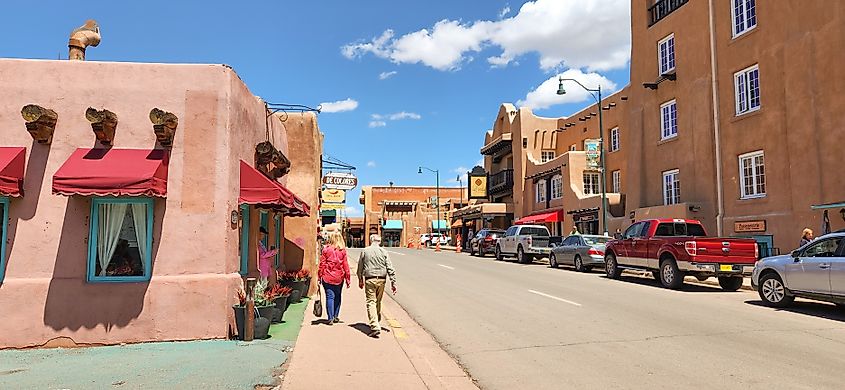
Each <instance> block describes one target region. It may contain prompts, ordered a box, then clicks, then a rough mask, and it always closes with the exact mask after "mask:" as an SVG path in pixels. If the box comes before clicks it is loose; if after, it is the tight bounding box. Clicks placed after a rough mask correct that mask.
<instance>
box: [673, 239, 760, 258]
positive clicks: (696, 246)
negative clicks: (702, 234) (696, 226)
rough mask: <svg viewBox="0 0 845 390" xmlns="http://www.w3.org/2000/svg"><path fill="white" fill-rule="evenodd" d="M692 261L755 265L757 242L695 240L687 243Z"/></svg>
mask: <svg viewBox="0 0 845 390" xmlns="http://www.w3.org/2000/svg"><path fill="white" fill-rule="evenodd" d="M685 249H686V251H687V253H688V254H690V255H691V260H692V261H695V262H699V263H725V264H754V263H755V262H756V261H757V242H756V241H754V240H753V239H750V238H718V237H715V238H695V239H692V240H688V241H686V243H685Z"/></svg>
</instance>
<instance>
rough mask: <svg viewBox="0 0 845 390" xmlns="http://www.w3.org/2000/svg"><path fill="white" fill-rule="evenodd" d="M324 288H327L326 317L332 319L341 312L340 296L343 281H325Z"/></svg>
mask: <svg viewBox="0 0 845 390" xmlns="http://www.w3.org/2000/svg"><path fill="white" fill-rule="evenodd" d="M323 288H324V289H326V318H328V319H329V321H331V320H333V319H335V318H337V316H338V315H339V314H340V297H341V293H342V292H343V283H340V284H329V283H326V282H323Z"/></svg>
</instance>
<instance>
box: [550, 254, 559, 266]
mask: <svg viewBox="0 0 845 390" xmlns="http://www.w3.org/2000/svg"><path fill="white" fill-rule="evenodd" d="M557 265H558V264H557V257H555V253H554V252H552V254H551V255H549V267H552V268H557Z"/></svg>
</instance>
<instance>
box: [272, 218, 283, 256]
mask: <svg viewBox="0 0 845 390" xmlns="http://www.w3.org/2000/svg"><path fill="white" fill-rule="evenodd" d="M273 219H275V220H276V269H278V268H279V265H280V264H281V262H282V217H281V216H279V215H278V214H276V216H275V217H274V218H273Z"/></svg>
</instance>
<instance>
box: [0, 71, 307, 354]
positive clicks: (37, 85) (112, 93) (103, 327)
mask: <svg viewBox="0 0 845 390" xmlns="http://www.w3.org/2000/svg"><path fill="white" fill-rule="evenodd" d="M0 85H3V94H2V95H0V165H2V166H0V227H1V228H2V230H0V233H2V237H3V241H2V245H0V311H2V312H3V313H4V321H3V322H2V325H0V348H8V347H11V348H20V347H31V346H42V345H67V344H83V345H85V344H88V345H90V344H116V343H131V342H145V341H161V340H189V339H213V338H226V337H229V336H230V334H231V329H232V328H233V326H234V320H233V312H232V308H231V307H232V305H233V304H234V303H236V298H235V293H236V290H237V289H238V288H239V286H240V285H241V283H242V277H244V276H246V275H251V276H255V275H256V274H257V271H256V256H257V243H258V240H259V234H258V229H259V226H264V227H265V228H266V229H267V230H268V231H269V237H268V238H267V240H268V241H269V242H267V245H268V247H269V246H276V247H278V248H282V250H281V251H280V254H279V255H278V256H277V258H276V261H275V264H274V268H278V269H299V268H303V269H312V268H313V267H314V266H315V259H316V244H315V232H316V229H317V220H316V217H311V216H310V214H312V213H313V212H312V211H311V207H316V206H317V202H318V199H317V193H318V188H319V180H320V177H319V173H320V169H319V168H320V156H321V154H322V134H321V133H320V131H319V127H318V126H317V120H316V116H315V115H314V114H311V113H305V114H290V115H286V116H280V115H269V116H268V111H267V110H266V106H265V103H264V102H263V101H262V100H261V99H260V98H258V97H256V96H254V95H253V94H252V93H250V91H249V90H248V89H247V87H246V85H245V84H244V83H243V82H242V81H241V79H240V78H239V77H238V75H237V74H236V73H235V72H234V71H233V70H232V69H231V68H230V67H227V66H225V65H201V64H150V63H112V62H83V61H42V60H15V59H0ZM28 105H37V106H38V107H35V108H33V107H30V108H29V109H28V110H30V116H29V117H28V118H26V119H25V118H22V114H21V111H22V109H23V108H24V107H25V106H28ZM39 107H40V108H39ZM89 107H91V108H93V110H90V109H89ZM154 108H158V109H160V110H161V111H160V112H159V113H158V117H157V118H158V122H159V123H157V124H155V123H151V116H155V115H151V110H153V109H154ZM86 111H87V114H86ZM174 117H175V121H174ZM162 118H163V119H162ZM282 120H284V123H282ZM28 121H29V122H28ZM176 122H178V124H176ZM154 124H155V125H154ZM174 125H175V127H174ZM154 128H155V130H154ZM28 130H30V131H28ZM92 130H93V131H92ZM174 131H175V132H174ZM50 133H51V135H50ZM50 138H52V139H50ZM261 143H264V144H263V145H264V146H265V149H267V148H268V146H267V145H268V144H267V143H269V145H272V147H269V149H270V150H271V151H277V152H280V153H281V160H283V161H284V162H285V164H287V163H288V162H289V169H290V172H289V173H287V174H286V175H284V173H285V172H284V170H286V169H287V167H286V166H284V165H285V164H282V167H281V168H285V169H278V168H280V167H279V166H278V165H275V167H276V168H277V170H276V171H272V170H269V169H268V168H270V167H273V166H274V165H273V164H272V163H271V164H269V165H268V164H266V161H260V160H261V158H262V157H261V156H259V153H257V149H256V147H257V145H259V144H261ZM106 144H110V145H106ZM167 144H170V146H166V145H167ZM289 151H293V154H291V153H290V152H289ZM3 156H8V157H3ZM274 156H275V157H277V158H276V159H275V160H274V162H275V163H277V162H278V161H279V160H280V158H279V153H276V154H274ZM285 156H286V158H285ZM242 162H245V163H246V164H244V165H245V168H243V167H242ZM257 162H261V164H257ZM242 168H243V169H246V172H247V173H252V174H254V173H256V172H262V171H263V172H267V173H269V174H270V175H269V177H267V183H271V182H275V178H276V177H278V176H280V175H281V178H280V179H279V181H278V182H275V183H274V184H272V185H268V186H269V187H268V189H267V190H268V191H273V188H276V190H275V191H277V193H278V194H280V195H279V197H280V198H279V199H278V200H273V199H270V200H262V201H261V202H263V203H262V204H255V203H256V202H251V201H250V199H252V198H249V196H247V197H246V198H244V193H243V191H242V189H241V185H242V183H241V176H242V174H243V173H244V171H242ZM261 175H264V173H262V174H261ZM265 176H266V175H265ZM270 187H272V188H270ZM280 188H285V189H286V190H287V192H284V191H283V190H281V189H280ZM14 189H17V190H18V191H14ZM244 203H253V204H244ZM309 206H310V207H309ZM294 216H302V217H294ZM104 254H108V256H105V255H104Z"/></svg>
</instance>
